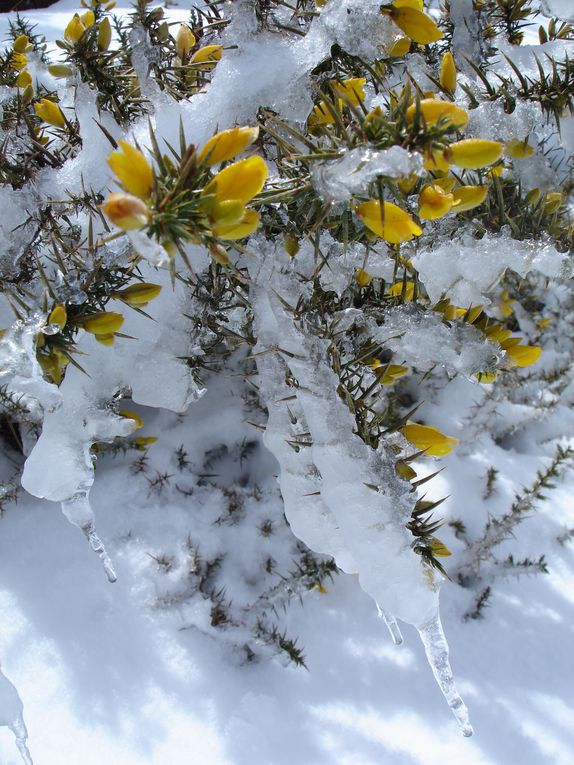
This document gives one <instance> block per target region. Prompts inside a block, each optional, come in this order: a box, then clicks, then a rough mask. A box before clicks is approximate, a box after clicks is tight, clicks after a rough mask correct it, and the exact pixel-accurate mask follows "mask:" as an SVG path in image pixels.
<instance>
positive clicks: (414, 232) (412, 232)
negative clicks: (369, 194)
mask: <svg viewBox="0 0 574 765" xmlns="http://www.w3.org/2000/svg"><path fill="white" fill-rule="evenodd" d="M356 212H357V215H358V216H359V218H360V219H361V220H362V221H363V223H364V224H365V226H366V227H367V228H368V229H369V230H370V231H372V232H373V233H374V234H376V235H377V236H380V237H381V238H382V239H384V240H385V241H386V242H390V243H391V244H399V243H401V242H408V241H409V240H410V239H412V238H413V236H420V235H421V234H422V232H423V231H422V228H420V226H417V224H416V223H415V222H414V220H413V219H412V218H411V216H410V215H409V214H408V213H407V212H405V211H404V210H401V208H400V207H397V205H394V204H393V203H392V202H384V205H383V207H381V203H380V202H379V200H378V199H370V200H369V201H368V202H361V204H360V205H357V208H356Z"/></svg>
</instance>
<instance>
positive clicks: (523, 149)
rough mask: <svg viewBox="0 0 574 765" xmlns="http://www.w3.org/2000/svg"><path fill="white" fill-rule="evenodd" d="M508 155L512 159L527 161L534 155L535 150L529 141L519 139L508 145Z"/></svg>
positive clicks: (514, 139) (509, 142)
mask: <svg viewBox="0 0 574 765" xmlns="http://www.w3.org/2000/svg"><path fill="white" fill-rule="evenodd" d="M506 153H507V154H508V156H509V157H512V159H526V157H531V156H532V155H533V154H534V149H533V148H532V146H530V144H529V143H528V141H527V140H524V141H519V140H518V139H517V138H513V139H512V140H511V141H508V143H507V144H506Z"/></svg>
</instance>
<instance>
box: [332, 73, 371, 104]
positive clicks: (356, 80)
mask: <svg viewBox="0 0 574 765" xmlns="http://www.w3.org/2000/svg"><path fill="white" fill-rule="evenodd" d="M366 82H367V81H366V80H365V78H364V77H352V78H351V79H349V80H343V81H342V82H337V81H336V80H331V85H332V87H333V91H334V92H335V94H336V95H337V96H340V97H341V98H342V99H343V100H345V99H346V100H347V101H349V103H351V104H354V105H355V106H356V105H357V104H360V103H362V102H363V101H364V100H365V83H366Z"/></svg>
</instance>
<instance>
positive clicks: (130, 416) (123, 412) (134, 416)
mask: <svg viewBox="0 0 574 765" xmlns="http://www.w3.org/2000/svg"><path fill="white" fill-rule="evenodd" d="M118 414H119V415H120V417H125V418H126V420H133V422H134V424H135V427H134V430H139V429H140V428H143V426H144V421H143V420H142V418H141V417H140V416H139V414H138V413H137V412H132V410H131V409H120V411H119V412H118Z"/></svg>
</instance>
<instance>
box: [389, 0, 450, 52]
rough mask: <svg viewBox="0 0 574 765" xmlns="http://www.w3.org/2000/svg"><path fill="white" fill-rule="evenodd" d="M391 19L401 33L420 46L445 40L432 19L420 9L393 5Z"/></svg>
mask: <svg viewBox="0 0 574 765" xmlns="http://www.w3.org/2000/svg"><path fill="white" fill-rule="evenodd" d="M390 17H391V19H392V20H393V21H394V23H395V24H396V25H397V26H398V28H399V29H400V30H401V32H404V33H405V34H406V36H407V37H410V39H411V40H413V41H414V42H416V43H418V44H419V45H428V44H429V43H431V42H436V41H437V40H441V39H442V38H443V33H442V32H441V31H440V29H439V28H438V27H437V25H436V24H435V23H434V21H433V20H432V19H431V17H430V16H427V15H426V13H423V12H422V11H421V10H419V9H418V8H412V7H409V6H402V7H397V4H396V3H393V8H392V9H391V10H390Z"/></svg>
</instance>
